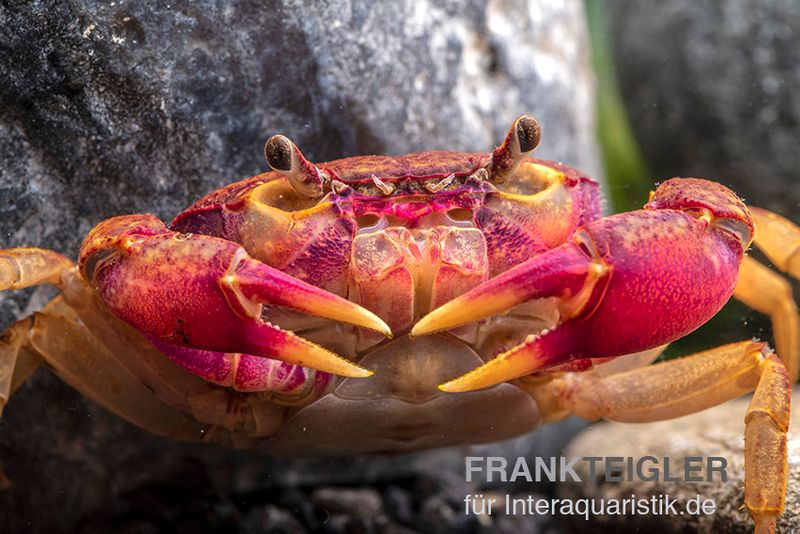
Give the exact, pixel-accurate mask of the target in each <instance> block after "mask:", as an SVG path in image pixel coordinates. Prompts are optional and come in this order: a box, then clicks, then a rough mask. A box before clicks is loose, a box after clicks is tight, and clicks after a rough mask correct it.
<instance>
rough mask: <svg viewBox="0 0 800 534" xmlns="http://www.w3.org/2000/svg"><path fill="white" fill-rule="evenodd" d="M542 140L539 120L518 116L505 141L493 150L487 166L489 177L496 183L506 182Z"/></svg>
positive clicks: (527, 116)
mask: <svg viewBox="0 0 800 534" xmlns="http://www.w3.org/2000/svg"><path fill="white" fill-rule="evenodd" d="M541 140H542V128H541V126H539V121H537V120H536V119H534V118H533V117H531V116H529V115H522V116H521V117H519V118H517V120H515V121H514V124H513V125H512V126H511V128H510V129H509V130H508V134H506V138H505V140H504V141H503V143H502V144H501V145H500V146H498V147H497V148H495V149H494V151H493V152H492V155H491V159H490V160H489V165H488V166H487V171H488V172H489V179H490V180H492V181H493V182H496V183H503V182H505V181H506V179H507V178H508V176H509V175H511V174H513V173H514V171H516V170H517V167H519V164H520V163H522V161H523V160H524V159H525V158H526V157H527V156H528V154H530V153H532V152H533V151H534V150H536V147H538V146H539V142H540V141H541Z"/></svg>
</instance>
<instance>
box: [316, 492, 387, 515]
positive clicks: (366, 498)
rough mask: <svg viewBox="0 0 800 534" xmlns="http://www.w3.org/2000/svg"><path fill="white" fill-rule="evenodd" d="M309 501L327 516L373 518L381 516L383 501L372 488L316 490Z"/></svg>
mask: <svg viewBox="0 0 800 534" xmlns="http://www.w3.org/2000/svg"><path fill="white" fill-rule="evenodd" d="M311 499H312V500H313V501H314V502H315V503H316V504H318V505H319V506H322V507H323V508H325V509H326V510H327V511H328V513H329V514H331V515H332V516H333V515H337V514H346V515H350V516H353V517H367V518H375V517H378V516H379V515H382V514H383V501H382V500H381V496H380V494H379V493H378V492H377V491H376V490H374V489H372V488H358V489H354V488H318V489H316V490H314V492H313V493H312V494H311Z"/></svg>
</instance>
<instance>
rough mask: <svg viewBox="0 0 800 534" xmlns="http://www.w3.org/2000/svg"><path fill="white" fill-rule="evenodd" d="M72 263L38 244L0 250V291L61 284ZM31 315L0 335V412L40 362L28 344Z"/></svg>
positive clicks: (31, 322) (31, 323)
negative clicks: (39, 246) (36, 245)
mask: <svg viewBox="0 0 800 534" xmlns="http://www.w3.org/2000/svg"><path fill="white" fill-rule="evenodd" d="M72 267H73V263H72V262H71V261H70V260H69V259H68V258H66V257H64V256H62V255H61V254H59V253H57V252H54V251H52V250H45V249H40V248H11V249H6V250H0V291H3V290H6V289H22V288H25V287H29V286H33V285H39V284H54V285H56V286H61V285H62V275H63V274H64V272H66V271H68V270H69V269H71V268H72ZM33 321H34V319H33V318H31V317H29V318H27V319H23V320H21V321H19V322H17V323H15V324H14V325H12V326H11V327H10V328H8V330H6V331H5V332H4V333H3V334H2V337H1V338H0V414H2V410H3V408H5V405H6V403H7V402H8V399H9V398H10V397H11V395H12V394H13V393H14V391H16V389H17V388H18V387H19V386H20V384H22V382H24V381H25V379H27V378H28V376H30V374H31V373H33V371H35V370H36V368H37V367H38V366H39V364H40V363H41V358H40V357H39V355H38V354H37V353H36V351H35V350H33V349H32V348H31V347H30V345H29V344H28V337H29V331H30V329H31V328H32V326H33Z"/></svg>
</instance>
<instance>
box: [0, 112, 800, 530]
mask: <svg viewBox="0 0 800 534" xmlns="http://www.w3.org/2000/svg"><path fill="white" fill-rule="evenodd" d="M539 137H540V130H539V126H538V123H537V122H536V121H535V120H534V119H532V118H530V117H526V116H523V117H520V118H519V119H517V121H515V123H514V125H513V126H512V128H511V129H510V131H509V133H508V135H507V137H506V139H505V140H504V142H503V143H502V144H501V145H500V146H499V147H498V148H496V149H495V150H494V151H493V152H492V153H489V154H484V153H476V154H468V153H455V152H425V153H418V154H410V155H407V156H400V157H389V156H364V157H353V158H347V159H343V160H337V161H333V162H330V163H326V164H320V165H314V164H312V163H310V162H308V161H307V160H306V159H305V158H304V157H303V155H302V153H301V152H300V151H299V150H298V149H297V147H296V146H294V144H293V143H292V142H291V141H289V140H288V139H287V138H285V137H283V136H275V137H273V138H271V139H270V140H269V141H268V143H267V145H266V148H265V151H266V156H267V160H268V162H269V164H270V165H271V167H272V168H273V172H269V173H265V174H262V175H259V176H255V177H253V178H250V179H247V180H243V181H241V182H237V183H235V184H232V185H229V186H227V187H225V188H223V189H221V190H219V191H216V192H214V193H211V194H210V195H208V196H206V197H205V198H203V199H201V200H199V201H198V202H196V203H195V204H194V205H193V206H191V207H190V208H189V209H187V210H186V211H184V212H183V213H181V214H180V215H179V216H178V217H177V218H176V219H175V220H174V221H173V222H172V224H171V225H170V226H166V225H164V224H163V223H162V222H161V221H159V220H158V219H157V218H155V217H154V216H152V215H129V216H122V217H115V218H112V219H109V220H107V221H104V222H102V223H100V224H99V225H98V226H97V227H95V228H94V229H93V230H92V231H91V232H90V234H89V235H88V236H87V238H86V239H85V241H84V243H83V246H82V247H81V252H80V257H79V261H78V266H77V267H76V266H74V265H73V264H72V262H71V261H70V260H68V259H66V258H64V257H63V256H60V255H59V254H56V253H54V252H52V251H46V250H41V249H24V248H20V249H9V250H5V251H0V290H2V289H9V288H10V289H16V288H21V287H27V286H30V285H35V284H41V283H52V284H55V285H57V286H58V287H59V288H60V290H61V296H60V297H58V298H57V299H55V300H54V301H52V302H51V303H50V304H49V305H48V306H47V307H46V308H45V310H43V311H42V312H40V313H38V314H36V315H34V316H33V317H30V318H27V319H24V320H22V321H20V322H18V323H16V324H15V325H14V326H12V327H11V328H10V329H9V330H8V331H7V333H6V335H5V336H4V338H3V340H2V344H1V345H0V402H2V404H5V401H6V400H7V399H8V398H9V396H10V394H11V393H12V392H13V391H14V390H15V389H16V388H17V387H19V385H20V384H21V383H22V382H23V381H24V379H25V378H26V377H27V376H28V375H29V374H30V373H31V372H32V371H33V369H35V368H36V366H37V365H38V363H39V362H40V361H44V362H46V363H47V364H48V365H49V366H50V367H51V368H52V369H53V370H54V371H55V372H56V374H58V375H59V376H60V377H62V378H63V379H64V380H65V381H67V382H68V383H70V384H71V385H72V386H74V387H75V388H77V389H78V390H80V391H81V392H82V393H84V394H85V395H87V396H88V397H90V398H91V399H93V400H95V401H97V402H98V403H100V404H101V405H103V406H105V407H107V408H108V409H110V410H112V411H113V412H115V413H117V414H119V415H120V416H122V417H124V418H126V419H128V420H129V421H131V422H133V423H134V424H137V425H139V426H141V427H142V428H145V429H147V430H149V431H151V432H154V433H157V434H161V435H165V436H172V437H175V438H178V439H185V440H204V441H216V442H221V443H225V444H228V445H231V446H237V447H244V446H248V447H259V448H262V449H264V450H266V451H269V452H275V453H284V454H353V453H360V452H387V451H407V450H415V449H422V448H430V447H438V446H444V445H452V444H462V443H476V442H486V441H494V440H499V439H504V438H507V437H512V436H515V435H519V434H521V433H524V432H527V431H530V430H532V429H534V428H535V427H536V426H538V425H539V424H541V423H543V422H550V421H554V420H558V419H561V418H563V417H565V416H567V415H569V414H577V415H581V416H584V417H588V418H598V417H604V418H607V419H614V420H620V421H631V422H639V421H652V420H657V419H665V418H671V417H677V416H680V415H684V414H687V413H691V412H693V411H697V410H700V409H703V408H706V407H708V406H711V405H714V404H717V403H720V402H723V401H725V400H728V399H731V398H734V397H736V396H739V395H742V394H744V393H747V392H749V391H753V390H755V391H756V395H755V397H754V399H753V402H752V403H751V406H750V410H749V411H748V415H747V422H748V425H747V439H748V441H747V450H746V455H747V462H748V468H747V469H748V471H747V472H748V481H747V490H746V505H747V506H748V508H749V509H750V511H751V514H752V515H753V517H754V518H755V519H756V521H757V524H759V525H761V526H766V527H769V526H770V525H774V519H775V516H776V515H777V514H779V513H780V511H781V510H782V506H783V492H784V488H785V485H786V445H785V439H786V437H785V436H786V428H787V426H788V417H789V405H788V402H789V401H788V396H789V395H788V392H789V387H790V382H791V381H794V380H795V379H796V376H797V365H798V359H799V354H798V352H799V351H800V347H799V345H800V341H798V336H799V334H798V331H799V330H800V328H799V327H798V316H797V310H796V307H795V305H794V302H793V300H792V297H791V290H790V289H789V290H787V288H788V287H789V286H788V283H787V282H786V281H785V280H784V279H783V278H781V277H780V276H779V275H777V274H776V273H775V272H773V271H771V270H769V269H767V268H766V267H764V266H763V265H760V264H758V263H757V262H756V261H755V260H753V259H751V258H748V257H746V256H745V252H746V250H747V248H748V247H749V245H750V243H751V241H753V238H754V233H755V227H756V226H757V227H758V233H757V234H755V242H756V244H758V245H759V247H760V248H761V249H762V250H763V251H764V252H765V254H767V255H768V256H769V257H770V259H771V260H772V261H773V263H774V264H775V265H776V266H777V267H779V268H780V269H782V270H784V271H786V272H788V273H790V274H792V275H794V276H797V275H798V274H800V252H799V251H800V229H798V228H797V227H796V226H794V225H793V224H792V223H790V222H789V221H786V220H785V219H783V218H781V217H779V216H777V215H775V214H772V213H769V212H766V211H763V210H758V209H754V208H750V209H748V208H747V207H746V206H745V205H744V203H743V202H742V201H741V200H740V199H739V198H738V197H737V196H736V195H735V194H734V193H732V192H731V191H729V190H728V189H726V188H725V187H723V186H721V185H719V184H716V183H713V182H708V181H705V180H700V179H694V178H686V179H671V180H668V181H667V182H665V183H663V184H662V185H661V186H660V187H658V189H656V191H655V192H654V193H652V194H651V198H650V200H649V202H648V203H647V204H646V206H645V207H644V209H642V210H638V211H633V212H628V213H622V214H619V215H612V216H609V217H602V216H601V207H600V194H599V191H598V187H597V184H596V183H595V182H593V181H592V180H590V179H589V178H587V177H586V176H584V175H582V174H581V173H579V172H578V171H576V170H574V169H572V168H570V167H567V166H565V165H562V164H558V163H553V162H549V161H545V160H537V159H533V158H529V157H528V155H529V154H530V152H532V151H533V150H534V149H535V148H536V145H538V142H539ZM754 221H755V224H754ZM731 295H734V296H736V297H737V298H739V299H741V300H743V301H744V302H745V303H747V304H748V305H750V306H752V307H754V308H755V309H757V310H758V311H761V312H764V313H767V314H769V315H770V316H771V317H772V320H773V324H774V326H775V328H774V330H775V337H776V339H775V342H776V347H777V349H778V351H777V353H778V354H779V355H780V357H781V358H778V357H777V356H776V355H775V354H773V353H772V351H771V349H769V347H767V346H766V345H765V344H764V343H756V342H751V341H744V342H741V343H734V344H731V345H726V346H723V347H718V348H715V349H710V350H708V351H706V352H703V353H699V354H696V355H692V356H689V357H686V358H683V359H680V360H674V361H670V362H665V363H661V364H658V365H654V366H649V367H645V366H646V364H648V363H651V362H652V361H653V360H654V359H655V358H656V357H657V356H658V355H659V354H660V352H661V350H663V347H664V346H665V345H666V344H667V343H669V342H671V341H673V340H675V339H677V338H680V337H682V336H684V335H686V334H688V333H689V332H691V331H692V330H694V329H696V328H697V327H699V326H700V325H702V324H703V323H705V322H706V321H707V320H708V319H710V318H711V317H712V316H713V315H714V314H716V313H717V311H719V309H720V308H721V307H722V306H723V305H724V304H725V302H726V301H727V300H728V299H729V298H730V297H731ZM389 337H391V339H389ZM743 337H747V336H746V335H745V336H743ZM645 383H646V384H647V386H646V387H644V386H643V384H645ZM781 458H783V464H782V465H783V467H782V468H781V467H780V465H777V468H776V462H777V463H778V464H780V462H781ZM766 466H770V468H769V469H766ZM767 471H769V473H768V474H759V473H762V472H763V473H767Z"/></svg>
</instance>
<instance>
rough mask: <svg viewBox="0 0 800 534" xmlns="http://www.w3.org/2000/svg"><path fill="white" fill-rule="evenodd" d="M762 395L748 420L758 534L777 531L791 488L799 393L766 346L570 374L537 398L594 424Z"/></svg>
mask: <svg viewBox="0 0 800 534" xmlns="http://www.w3.org/2000/svg"><path fill="white" fill-rule="evenodd" d="M753 390H755V395H754V396H753V399H752V400H751V401H750V406H749V408H748V410H747V414H746V416H745V506H746V507H747V509H748V510H749V512H750V515H751V517H752V518H753V520H754V521H755V523H756V532H774V530H775V520H776V518H777V517H778V516H779V515H780V514H781V513H782V512H783V508H784V500H785V497H786V483H787V470H788V459H787V448H786V433H787V430H788V426H789V405H790V402H791V395H790V393H791V386H790V382H789V377H788V375H787V372H786V368H785V367H784V365H783V363H782V362H781V360H780V359H779V358H778V357H777V356H776V355H775V354H774V353H772V351H771V350H770V349H769V347H768V346H767V345H766V344H765V343H753V342H751V341H743V342H739V343H732V344H730V345H724V346H721V347H716V348H714V349H710V350H707V351H704V352H701V353H697V354H694V355H691V356H687V357H684V358H680V359H677V360H670V361H668V362H661V363H658V364H655V365H653V366H649V367H644V368H640V369H634V370H632V371H627V372H623V373H619V374H613V375H609V376H603V377H597V376H592V375H591V374H588V373H587V374H583V373H567V374H565V375H564V376H563V378H556V379H555V380H553V381H552V382H549V383H546V384H544V385H542V386H540V387H539V391H533V394H534V396H537V397H539V396H544V397H548V398H551V399H552V398H555V399H556V401H555V402H554V403H553V404H554V407H553V408H552V409H554V410H566V411H567V412H569V413H571V414H574V415H578V416H580V417H584V418H586V419H598V418H603V419H608V420H611V421H621V422H629V423H644V422H652V421H662V420H665V419H672V418H675V417H681V416H683V415H687V414H690V413H694V412H697V411H700V410H704V409H706V408H709V407H711V406H715V405H717V404H721V403H723V402H726V401H728V400H731V399H734V398H736V397H740V396H742V395H744V394H745V393H748V392H750V391H753Z"/></svg>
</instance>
